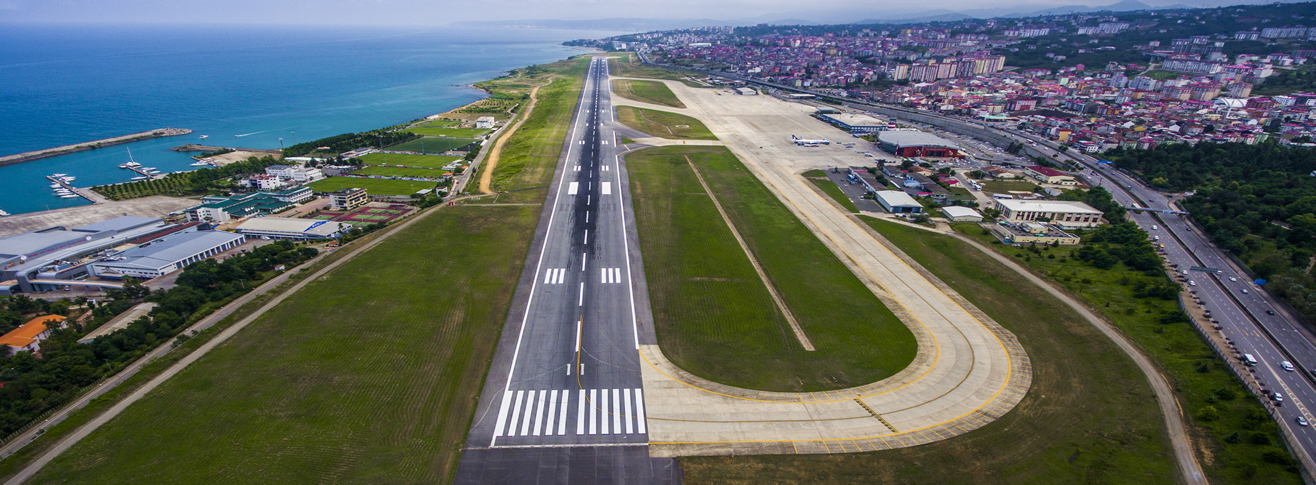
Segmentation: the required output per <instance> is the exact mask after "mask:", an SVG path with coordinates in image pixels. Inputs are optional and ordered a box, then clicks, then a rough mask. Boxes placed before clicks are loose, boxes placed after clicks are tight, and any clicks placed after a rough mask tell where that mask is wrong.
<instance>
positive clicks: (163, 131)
mask: <svg viewBox="0 0 1316 485" xmlns="http://www.w3.org/2000/svg"><path fill="white" fill-rule="evenodd" d="M191 132H192V130H189V129H186V128H160V129H156V130H151V131H143V132H141V133H133V134H131V135H123V136H116V137H111V138H105V139H101V140H93V141H89V142H85V143H79V144H76V145H64V146H61V147H55V148H46V149H43V150H33V151H30V152H23V153H17V154H14V155H5V156H3V157H0V166H2V165H12V164H15V163H22V162H30V161H32V160H40V159H42V158H50V157H57V156H60V155H67V154H70V153H77V152H85V151H88V150H95V149H98V148H104V147H108V146H114V145H122V144H124V143H132V142H135V141H142V140H150V139H152V138H164V137H167V136H178V135H186V134H188V133H191Z"/></svg>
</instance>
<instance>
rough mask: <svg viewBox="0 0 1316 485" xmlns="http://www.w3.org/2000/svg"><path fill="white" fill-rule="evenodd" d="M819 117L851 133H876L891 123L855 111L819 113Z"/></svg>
mask: <svg viewBox="0 0 1316 485" xmlns="http://www.w3.org/2000/svg"><path fill="white" fill-rule="evenodd" d="M818 118H819V119H821V120H823V121H826V122H828V123H831V124H833V125H835V126H836V127H837V128H840V129H842V130H845V131H848V132H850V133H876V132H879V131H886V130H888V129H890V123H887V122H885V121H882V120H879V119H877V118H874V117H872V116H868V115H865V114H855V113H819V114H818Z"/></svg>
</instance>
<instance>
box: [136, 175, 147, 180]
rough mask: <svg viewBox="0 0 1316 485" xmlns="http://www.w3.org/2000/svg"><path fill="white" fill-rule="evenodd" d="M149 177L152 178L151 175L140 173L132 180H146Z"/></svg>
mask: <svg viewBox="0 0 1316 485" xmlns="http://www.w3.org/2000/svg"><path fill="white" fill-rule="evenodd" d="M149 178H151V177H147V176H145V175H140V176H137V177H133V178H132V180H146V179H149Z"/></svg>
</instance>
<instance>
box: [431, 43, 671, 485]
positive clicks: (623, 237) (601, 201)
mask: <svg viewBox="0 0 1316 485" xmlns="http://www.w3.org/2000/svg"><path fill="white" fill-rule="evenodd" d="M607 71H608V69H607V61H606V60H605V59H604V58H600V57H596V58H594V59H593V60H592V61H591V62H590V65H589V71H588V74H587V75H586V77H585V81H584V89H583V90H582V94H581V97H580V100H579V104H578V106H577V111H576V113H575V117H574V119H573V122H572V125H571V127H570V132H569V133H568V137H567V140H566V143H565V144H564V146H563V149H562V155H561V159H560V161H559V164H558V167H557V169H556V172H555V174H554V180H553V184H552V185H551V186H550V187H549V195H548V198H547V200H546V202H545V205H544V209H543V212H542V214H541V218H540V222H541V223H540V224H539V228H538V232H537V233H536V236H535V240H534V241H532V245H531V250H530V252H529V254H528V256H527V259H526V264H525V270H524V271H523V274H522V277H521V281H520V282H519V284H518V287H517V289H516V295H515V297H514V299H513V306H512V309H511V311H510V312H509V315H508V321H507V324H506V325H505V326H504V330H503V336H502V339H501V340H500V342H499V345H498V350H497V352H496V354H495V356H494V361H493V363H492V365H491V368H490V371H489V376H488V378H487V380H486V382H485V386H484V390H483V392H482V395H481V400H480V401H481V402H480V405H479V407H478V409H477V412H476V416H475V419H474V421H473V422H472V424H471V430H470V433H469V435H468V437H467V445H466V446H467V449H466V451H465V452H464V453H463V454H462V460H461V464H460V465H459V467H458V472H457V481H459V482H462V483H486V482H498V483H506V482H523V483H529V482H572V483H575V482H590V483H593V482H621V483H644V482H665V481H670V480H674V479H675V475H674V474H675V473H676V468H675V462H674V460H671V459H650V458H649V455H648V426H647V422H646V420H645V400H644V389H643V387H642V381H641V377H640V357H639V352H638V348H639V346H640V344H641V343H644V344H651V343H653V342H652V335H653V332H652V330H651V329H649V328H641V326H642V325H645V324H646V323H645V322H647V321H648V319H646V318H638V317H637V315H640V314H644V315H647V314H648V312H649V308H648V307H647V289H646V287H645V286H644V284H643V281H644V279H643V274H642V273H643V268H642V266H641V265H640V259H639V253H638V241H637V240H636V239H635V232H634V231H633V230H628V226H629V227H631V228H633V227H634V224H633V220H634V219H633V216H632V215H631V214H632V213H631V211H630V210H629V207H628V206H629V203H630V201H629V190H628V189H627V187H628V185H627V181H626V177H625V167H624V163H623V161H622V160H621V159H620V157H619V156H618V151H617V147H616V144H615V143H614V142H613V139H614V138H613V133H612V132H613V129H612V126H611V122H612V121H613V120H615V118H614V114H613V113H612V109H611V103H610V99H609V89H608V72H607ZM637 293H638V295H637ZM637 301H638V302H639V303H638V305H640V307H639V308H637Z"/></svg>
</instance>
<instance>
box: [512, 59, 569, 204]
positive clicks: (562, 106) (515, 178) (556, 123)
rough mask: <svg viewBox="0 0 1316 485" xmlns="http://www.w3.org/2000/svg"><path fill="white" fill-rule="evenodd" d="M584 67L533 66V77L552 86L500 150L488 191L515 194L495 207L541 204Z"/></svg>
mask: <svg viewBox="0 0 1316 485" xmlns="http://www.w3.org/2000/svg"><path fill="white" fill-rule="evenodd" d="M588 67H589V56H580V57H575V58H572V59H568V60H565V61H559V62H555V63H553V64H547V65H543V66H537V71H538V72H541V73H543V74H542V75H543V76H545V77H544V78H543V79H544V80H547V79H549V78H551V79H552V83H551V84H548V85H546V86H544V87H541V88H539V92H538V93H537V94H536V97H537V98H538V99H539V101H538V102H536V103H535V109H534V112H533V113H532V114H531V116H530V117H529V118H527V119H526V120H525V123H522V124H521V127H520V128H517V130H516V134H515V136H514V137H512V138H511V139H508V140H507V143H505V144H504V145H503V150H502V153H501V154H500V155H499V159H498V166H497V168H495V169H494V172H493V180H492V184H491V186H492V188H493V190H494V191H498V192H501V191H519V192H515V193H513V194H503V195H500V196H499V197H498V199H497V200H498V202H504V203H509V202H512V203H523V202H532V201H533V202H542V201H543V199H544V196H545V195H546V194H547V193H548V190H547V188H548V187H547V186H548V182H549V180H550V178H551V177H552V174H553V169H554V168H555V167H556V166H557V161H558V157H559V155H561V153H562V143H563V140H564V139H565V138H566V136H567V133H568V131H569V130H570V129H571V115H572V114H574V113H575V109H576V102H577V101H578V100H579V97H580V89H581V83H582V80H583V78H584V76H585V71H586V69H588ZM497 82H498V80H495V81H492V83H495V84H496V83H497ZM521 82H525V81H524V79H523V80H522V81H521ZM525 189H535V190H525Z"/></svg>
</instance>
